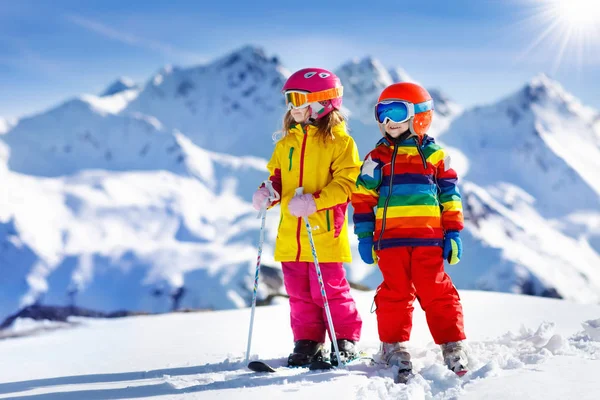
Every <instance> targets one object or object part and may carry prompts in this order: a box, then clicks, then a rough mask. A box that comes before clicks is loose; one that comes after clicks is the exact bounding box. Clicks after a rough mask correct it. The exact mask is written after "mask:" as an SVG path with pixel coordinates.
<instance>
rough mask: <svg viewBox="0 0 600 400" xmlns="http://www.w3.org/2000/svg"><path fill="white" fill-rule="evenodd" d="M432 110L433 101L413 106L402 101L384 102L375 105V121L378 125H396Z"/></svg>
mask: <svg viewBox="0 0 600 400" xmlns="http://www.w3.org/2000/svg"><path fill="white" fill-rule="evenodd" d="M429 110H433V100H428V101H424V102H422V103H417V104H413V103H411V102H409V101H404V100H385V101H380V102H379V103H377V104H376V105H375V119H376V120H377V122H379V123H380V124H385V123H387V122H388V121H392V122H395V123H397V124H399V123H402V122H405V121H408V120H409V119H411V118H412V117H414V116H415V114H418V113H422V112H425V111H429Z"/></svg>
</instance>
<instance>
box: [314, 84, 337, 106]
mask: <svg viewBox="0 0 600 400" xmlns="http://www.w3.org/2000/svg"><path fill="white" fill-rule="evenodd" d="M343 94H344V88H343V87H342V86H339V87H336V88H332V89H327V90H322V91H320V92H313V93H307V94H306V98H307V100H308V102H309V103H314V102H319V101H325V100H331V99H335V98H337V97H342V95H343Z"/></svg>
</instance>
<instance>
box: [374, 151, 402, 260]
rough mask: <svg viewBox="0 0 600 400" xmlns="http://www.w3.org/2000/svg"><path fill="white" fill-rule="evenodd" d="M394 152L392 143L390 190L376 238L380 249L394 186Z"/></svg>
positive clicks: (396, 152)
mask: <svg viewBox="0 0 600 400" xmlns="http://www.w3.org/2000/svg"><path fill="white" fill-rule="evenodd" d="M396 154H398V145H397V144H396V145H394V152H393V153H392V171H391V175H390V191H389V193H388V195H387V198H386V199H385V205H384V206H383V217H382V219H381V232H379V239H378V240H377V250H381V238H382V237H383V232H384V231H385V218H386V215H387V209H388V204H389V203H390V198H391V197H392V189H393V188H394V169H395V168H394V167H395V166H396Z"/></svg>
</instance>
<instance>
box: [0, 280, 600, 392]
mask: <svg viewBox="0 0 600 400" xmlns="http://www.w3.org/2000/svg"><path fill="white" fill-rule="evenodd" d="M461 296H462V299H463V305H464V311H465V324H466V331H467V335H468V338H469V346H470V358H471V372H470V373H468V374H467V375H466V376H465V377H463V378H462V379H460V378H457V377H456V376H455V375H454V374H453V373H451V372H450V371H448V370H447V369H446V368H445V367H444V366H443V365H442V361H441V356H440V350H439V348H438V347H437V346H435V345H434V344H433V342H432V339H431V336H430V334H429V332H428V330H427V325H426V323H425V318H424V315H423V313H422V311H421V310H420V309H419V308H418V307H417V309H416V310H415V315H414V329H413V336H412V339H411V343H410V348H411V352H412V355H413V363H414V368H415V371H416V372H417V373H418V374H417V375H416V376H415V377H414V378H413V379H412V380H411V381H410V382H409V383H408V384H407V385H397V384H394V383H393V378H392V377H393V374H394V371H393V369H386V368H384V367H383V366H377V365H373V366H371V365H369V364H368V362H364V363H357V364H354V365H351V366H349V367H348V369H347V370H342V369H340V370H334V371H329V372H307V371H304V370H299V369H292V370H283V371H282V372H280V373H277V374H274V375H264V374H255V373H251V372H250V371H248V370H246V369H245V368H244V365H245V364H244V362H243V359H244V356H245V349H246V338H247V332H248V322H249V314H250V311H249V309H243V310H234V311H224V312H211V313H190V314H169V315H162V316H150V317H134V318H125V319H120V320H87V319H76V320H73V323H76V325H75V326H73V327H72V328H69V329H64V328H62V329H61V328H60V327H58V326H52V325H46V326H45V328H46V329H48V330H49V329H54V330H53V331H48V332H43V333H39V334H37V335H35V336H29V337H22V338H17V339H9V340H3V341H0V352H1V353H2V355H3V362H2V363H0V398H13V399H40V400H41V399H59V398H60V399H67V400H68V399H89V400H93V399H108V398H159V399H217V398H218V399H222V398H226V399H245V400H247V399H280V398H285V399H306V398H315V399H332V398H343V399H361V400H364V399H507V400H515V399H545V400H552V399H556V400H563V399H566V398H576V399H581V400H588V399H589V400H592V399H595V398H597V395H598V392H600V382H599V381H598V379H596V378H597V376H598V373H600V364H599V361H600V342H599V341H598V340H600V332H599V331H600V328H598V326H599V325H598V324H599V323H600V320H598V318H599V317H600V306H597V305H596V306H594V305H577V304H573V303H569V302H566V301H561V300H548V299H541V298H534V297H526V296H516V295H506V294H497V293H482V292H466V291H464V292H461ZM355 297H356V299H357V302H358V307H359V311H360V313H361V315H362V317H363V319H364V325H363V338H362V340H361V342H360V346H361V347H362V349H364V350H365V351H367V352H368V353H369V354H373V353H375V352H376V351H377V347H378V338H377V329H376V319H375V316H374V314H370V313H369V311H368V310H369V307H370V305H371V301H372V297H373V292H369V293H355ZM490 313H493V318H490ZM288 321H289V308H288V306H287V304H282V305H279V306H272V307H262V308H259V309H258V310H257V313H256V320H255V331H254V338H253V341H252V351H251V354H252V358H257V357H260V358H261V359H265V360H270V362H272V363H273V364H278V363H282V362H284V360H285V357H286V356H287V354H288V353H289V351H290V350H291V348H292V337H291V332H290V329H289V326H288ZM586 321H590V322H589V323H586ZM583 324H585V325H586V327H585V328H584V326H583ZM31 325H32V324H28V323H27V321H20V329H21V331H27V330H29V329H31ZM34 325H35V324H34ZM594 326H595V327H596V328H594ZM57 328H58V329H57ZM140 332H143V333H144V334H140ZM23 333H25V332H23ZM592 338H595V340H592ZM92 344H93V345H92ZM23 360H27V361H26V364H23ZM15 365H26V368H14V366H15Z"/></svg>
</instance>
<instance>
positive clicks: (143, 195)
mask: <svg viewBox="0 0 600 400" xmlns="http://www.w3.org/2000/svg"><path fill="white" fill-rule="evenodd" d="M336 72H337V73H338V74H339V75H340V77H341V79H342V82H343V84H344V86H345V96H344V106H345V107H347V109H348V111H349V113H350V123H349V125H350V128H351V132H352V134H353V136H354V137H355V139H356V141H357V143H358V146H359V149H360V152H361V153H362V154H364V153H365V152H366V151H368V150H369V149H371V148H372V146H373V145H374V144H375V143H376V141H377V140H378V139H379V137H380V133H379V130H378V128H377V125H376V124H375V121H374V120H373V115H372V108H373V104H374V102H375V101H376V99H377V96H378V94H379V92H380V91H381V90H382V89H383V87H385V86H386V85H388V84H390V83H392V82H394V81H397V80H410V77H408V75H407V74H406V73H404V72H402V71H401V70H399V69H397V68H394V69H387V68H384V67H383V66H382V65H381V63H380V62H379V61H377V60H374V59H370V58H367V59H364V60H362V61H352V62H349V63H346V64H344V65H342V66H341V67H340V68H339V69H338V70H336ZM287 75H288V72H287V71H286V70H285V68H283V66H282V64H280V62H279V60H278V59H277V58H275V57H267V56H266V55H265V53H264V52H263V51H262V50H260V49H255V48H252V47H244V48H242V49H240V50H238V51H235V52H233V53H231V54H229V55H227V56H225V57H223V58H221V59H219V60H217V61H215V62H213V63H210V64H207V65H204V66H198V67H193V68H185V69H183V68H171V67H168V68H164V69H163V70H161V72H159V73H158V74H156V75H155V76H153V77H152V78H151V79H150V80H149V81H148V82H147V83H146V85H145V86H144V87H141V88H140V87H137V86H136V85H135V84H133V83H132V82H128V81H127V80H124V79H121V80H119V81H117V82H116V83H114V84H111V85H110V86H109V87H108V88H107V90H105V91H104V93H103V95H102V96H94V95H82V96H79V97H78V98H75V99H72V100H69V101H67V102H65V103H63V104H61V105H59V106H57V107H55V108H52V109H51V110H48V111H46V112H43V113H40V114H38V115H34V116H31V117H28V118H24V119H22V120H20V121H18V122H17V123H16V124H14V123H11V124H8V125H9V126H8V127H7V133H5V134H3V135H1V136H0V181H1V182H2V187H3V189H4V190H2V191H0V246H1V247H0V269H4V270H6V272H5V273H3V275H2V276H7V277H8V278H7V279H6V280H2V281H0V293H1V294H0V300H1V301H0V316H4V315H6V314H8V313H11V312H13V311H15V310H16V308H18V307H19V306H20V305H24V304H31V303H32V302H36V301H38V302H43V303H47V304H52V303H54V304H67V303H69V302H75V303H76V304H77V305H80V306H83V307H88V308H97V309H101V310H103V311H114V310H115V309H118V308H128V309H132V310H140V311H143V310H147V311H159V310H166V309H168V308H169V307H171V306H173V305H177V306H180V307H191V308H209V309H223V308H235V307H241V306H243V305H245V304H248V303H249V300H250V298H251V290H252V283H253V280H252V278H253V275H252V274H253V270H254V266H255V263H256V255H257V251H256V243H257V240H258V228H259V222H258V221H257V220H256V218H255V212H254V210H253V209H252V207H251V205H250V200H251V195H252V193H253V191H254V189H255V188H256V187H257V186H258V184H259V183H260V182H261V181H262V180H264V179H265V178H266V177H267V174H266V169H265V166H266V160H265V159H266V158H268V157H269V156H270V154H271V152H272V149H273V144H272V140H271V134H272V133H273V132H274V131H275V130H277V129H278V128H279V124H280V119H281V116H282V114H283V100H282V98H281V94H280V89H281V86H282V84H283V81H284V79H285V77H286V76H287ZM430 92H431V94H432V96H433V97H434V100H435V103H436V114H435V117H434V125H433V127H432V131H431V132H432V134H433V135H434V136H436V137H440V136H441V137H442V141H443V144H444V145H446V146H447V147H448V148H449V149H450V154H451V156H452V159H453V163H454V165H455V167H456V168H457V170H459V173H460V178H461V179H460V181H461V182H462V190H463V194H464V197H465V214H466V216H467V219H468V220H467V229H466V231H465V232H464V235H463V237H464V240H465V254H464V256H463V260H462V261H461V264H459V265H458V266H456V267H451V268H449V270H450V273H451V274H452V276H453V278H454V279H455V281H456V283H457V286H458V287H459V288H480V289H486V290H499V291H508V292H517V293H527V294H535V295H544V296H555V297H564V298H568V299H573V300H578V301H581V302H598V301H600V298H599V296H600V295H599V294H600V277H599V268H598V265H600V261H599V260H600V258H599V254H600V228H599V227H600V223H594V221H600V213H599V212H598V210H600V207H599V201H600V200H599V199H600V196H599V195H598V192H597V187H598V182H597V178H596V180H594V176H593V173H590V168H591V171H594V169H593V168H596V167H597V164H596V163H597V159H596V158H594V157H596V155H597V152H598V149H599V146H598V143H599V142H600V128H599V127H600V120H599V119H598V113H596V112H594V110H591V109H589V108H586V107H584V106H582V105H581V104H579V103H578V102H577V101H576V100H575V99H574V98H573V97H572V96H570V95H568V94H567V93H566V92H564V90H563V89H562V88H560V86H559V85H558V84H557V83H555V82H552V81H551V80H549V79H548V78H546V77H544V76H541V77H538V78H536V79H534V80H533V81H532V82H530V83H529V84H527V86H526V87H525V88H523V90H521V91H519V92H518V93H516V94H513V95H511V96H509V97H507V98H506V99H503V100H501V101H499V102H498V103H497V104H494V105H490V106H485V107H479V108H475V109H472V110H468V111H466V112H464V113H463V110H462V108H461V107H460V106H459V105H457V104H456V103H454V102H452V101H451V100H449V98H448V97H447V96H446V95H445V94H444V93H443V92H441V91H438V90H430ZM369 99H371V100H369ZM448 126H450V128H449V129H447V130H446V128H448ZM565 135H566V136H565ZM557 140H559V141H560V143H561V146H557V145H556V143H557ZM564 140H567V141H569V143H571V142H572V143H578V146H577V147H573V146H571V144H569V145H565V146H562V144H563V141H564ZM594 140H595V142H594ZM588 142H590V143H593V145H590V144H588ZM586 146H587V147H586ZM581 149H583V150H581ZM217 150H222V151H217ZM577 150H581V151H580V152H579V153H577ZM589 157H591V158H592V159H591V160H590V159H588V158H589ZM567 193H568V194H569V195H568V196H567ZM277 212H278V210H277V209H275V210H272V211H270V212H269V214H268V217H267V239H266V243H265V249H264V251H263V262H264V264H266V265H268V266H273V267H275V268H277V263H275V262H273V260H272V254H273V248H272V246H273V242H274V239H275V235H276V228H277V223H278V216H277ZM351 241H352V242H353V243H354V244H355V241H356V239H355V238H354V237H353V235H352V237H351ZM353 251H354V252H355V257H354V258H355V261H354V262H353V263H352V264H350V265H348V272H349V276H350V277H351V278H352V280H353V281H354V282H356V283H363V284H366V285H367V286H369V287H371V288H374V287H376V286H377V285H378V284H379V283H380V281H381V276H380V275H379V273H378V271H377V270H376V269H373V268H372V267H370V266H365V265H364V264H363V263H362V262H361V261H360V258H359V257H358V253H357V251H356V246H355V245H353ZM8 270H10V271H8ZM265 271H266V270H265ZM271 271H272V270H271ZM278 279H279V277H278V276H277V274H275V275H274V277H273V281H275V282H277V281H278ZM260 282H261V287H260V298H263V297H264V296H265V295H266V294H267V293H269V291H271V290H274V291H277V290H280V289H279V288H277V284H276V285H275V287H274V288H269V287H267V285H265V283H266V279H263V278H261V281H260ZM279 285H280V282H279Z"/></svg>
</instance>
